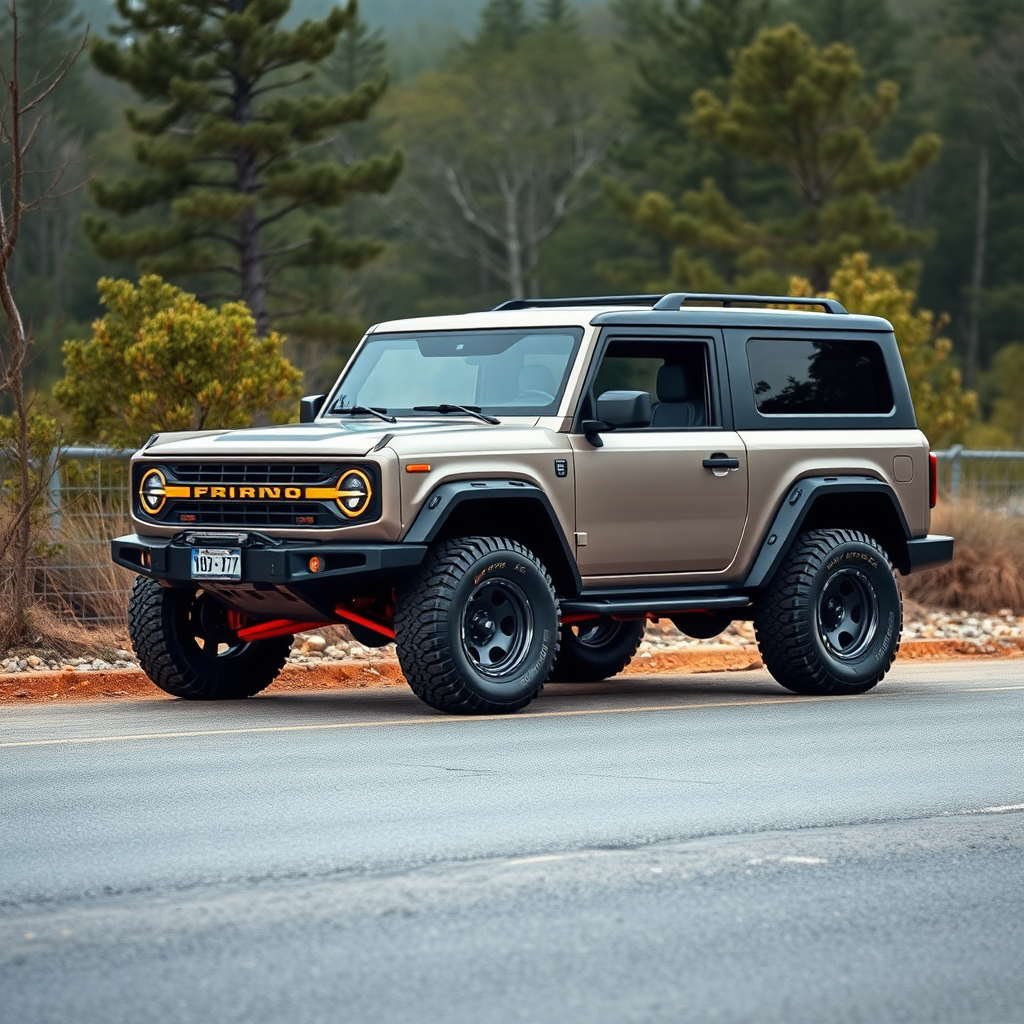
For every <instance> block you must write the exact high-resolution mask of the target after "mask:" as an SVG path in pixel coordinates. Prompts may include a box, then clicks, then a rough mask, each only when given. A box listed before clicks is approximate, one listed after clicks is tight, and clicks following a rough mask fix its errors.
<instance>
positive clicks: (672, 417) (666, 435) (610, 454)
mask: <svg viewBox="0 0 1024 1024" xmlns="http://www.w3.org/2000/svg"><path fill="white" fill-rule="evenodd" d="M713 355H714V347H713V339H711V338H695V337H694V338H689V337H687V338H684V337H681V336H679V335H674V336H672V337H660V338H654V339H652V338H622V339H613V340H611V341H610V342H609V343H608V345H607V348H606V350H605V352H604V355H603V356H602V360H601V363H600V365H599V367H598V369H597V372H596V374H592V375H591V379H590V384H589V388H588V392H587V395H586V396H585V397H584V399H583V404H584V408H583V409H582V410H581V411H582V412H584V413H586V414H587V415H589V416H592V415H593V411H592V410H594V409H595V408H596V405H595V403H596V399H597V398H598V397H599V396H600V395H601V394H603V393H604V391H607V390H615V389H627V390H636V391H647V392H648V393H649V394H650V396H651V405H652V413H651V421H650V424H649V425H648V426H646V427H638V428H631V429H628V430H614V431H608V432H604V433H602V434H601V440H602V441H603V446H602V447H594V446H592V445H591V444H590V443H589V442H588V441H587V440H586V438H584V437H583V436H582V435H581V434H575V435H573V437H572V444H573V448H574V449H575V455H574V460H575V475H576V523H577V526H576V529H577V548H576V554H577V558H578V561H579V567H580V573H581V574H582V575H583V576H636V575H645V576H647V575H659V574H668V573H687V572H692V573H703V572H720V571H721V570H723V569H726V568H727V567H728V566H729V565H730V563H731V562H732V560H733V558H734V557H735V554H736V550H737V548H738V547H739V543H740V538H741V536H742V533H743V527H744V524H745V522H746V516H747V460H746V449H745V448H744V445H743V442H742V440H741V439H740V436H739V434H737V433H735V432H734V431H732V430H726V429H724V428H723V427H722V426H721V422H722V417H721V404H720V401H719V400H718V397H717V387H716V385H715V379H716V375H715V374H714V372H713V369H714V359H713Z"/></svg>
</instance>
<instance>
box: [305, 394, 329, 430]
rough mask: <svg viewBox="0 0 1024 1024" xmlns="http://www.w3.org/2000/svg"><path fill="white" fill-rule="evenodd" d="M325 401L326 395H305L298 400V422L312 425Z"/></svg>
mask: <svg viewBox="0 0 1024 1024" xmlns="http://www.w3.org/2000/svg"><path fill="white" fill-rule="evenodd" d="M326 401H327V396H326V395H306V397H305V398H303V399H300V400H299V422H300V423H312V422H313V420H315V419H316V418H317V416H318V415H319V413H320V410H321V409H322V408H323V407H324V402H326Z"/></svg>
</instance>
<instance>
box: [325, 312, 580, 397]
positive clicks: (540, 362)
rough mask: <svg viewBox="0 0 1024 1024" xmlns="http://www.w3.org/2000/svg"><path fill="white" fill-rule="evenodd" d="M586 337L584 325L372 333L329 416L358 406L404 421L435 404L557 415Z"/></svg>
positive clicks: (342, 384) (340, 388)
mask: <svg viewBox="0 0 1024 1024" xmlns="http://www.w3.org/2000/svg"><path fill="white" fill-rule="evenodd" d="M582 338H583V331H582V329H580V328H578V327H561V328H552V329H549V330H532V331H530V332H529V333H524V332H523V331H522V330H521V329H520V330H511V331H508V330H506V331H444V332H441V331H436V332H429V333H424V334H415V335H414V334H378V335H371V336H370V337H369V338H367V340H366V344H365V345H364V346H363V348H362V349H361V350H360V352H359V355H358V356H357V357H356V359H355V361H354V362H353V363H352V365H351V366H350V367H349V368H348V372H347V373H346V374H345V376H344V377H343V378H342V379H341V381H340V382H339V385H338V387H337V389H336V390H335V392H334V394H333V395H332V396H331V400H330V402H329V404H328V405H327V410H328V415H329V414H330V413H332V412H338V413H340V412H341V411H343V410H345V409H351V408H353V407H354V406H362V407H364V408H367V407H368V408H374V409H386V410H387V411H388V412H389V413H393V414H397V415H402V414H403V413H406V414H412V413H414V412H415V410H416V407H417V406H431V405H432V406H438V405H464V406H472V407H475V408H477V409H481V410H483V411H484V412H486V413H491V414H500V413H505V414H506V415H510V416H543V415H551V414H553V413H555V412H556V411H557V408H558V400H559V398H560V397H561V394H562V388H563V387H564V386H565V381H566V378H567V377H568V375H569V369H570V367H571V366H572V360H573V357H574V356H575V354H576V349H577V347H578V346H579V343H580V341H581V340H582ZM421 414H422V413H416V415H421Z"/></svg>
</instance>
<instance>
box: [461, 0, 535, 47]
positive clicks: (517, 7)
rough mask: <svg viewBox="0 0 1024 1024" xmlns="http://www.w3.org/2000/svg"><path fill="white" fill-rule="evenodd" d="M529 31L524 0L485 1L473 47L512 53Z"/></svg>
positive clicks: (528, 20)
mask: <svg viewBox="0 0 1024 1024" xmlns="http://www.w3.org/2000/svg"><path fill="white" fill-rule="evenodd" d="M529 31H530V19H529V18H528V17H527V14H526V3H525V0H487V4H486V5H485V6H484V9H483V11H482V12H481V14H480V31H479V32H478V33H477V37H476V39H475V40H474V47H475V48H476V49H501V50H507V51H512V50H514V49H515V48H516V47H517V46H518V45H519V43H520V42H521V41H522V39H523V37H524V36H525V35H526V34H527V33H528V32H529Z"/></svg>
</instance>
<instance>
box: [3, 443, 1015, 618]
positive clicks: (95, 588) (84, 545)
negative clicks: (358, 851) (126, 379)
mask: <svg viewBox="0 0 1024 1024" xmlns="http://www.w3.org/2000/svg"><path fill="white" fill-rule="evenodd" d="M935 454H936V456H937V457H938V463H939V488H940V493H941V495H942V498H943V500H945V501H951V502H957V501H960V500H967V499H969V500H972V501H974V502H976V503H978V504H980V505H982V506H984V507H986V508H990V509H992V510H995V511H999V512H1003V513H1006V514H1009V515H1013V516H1020V515H1024V452H1001V451H968V450H965V449H964V448H961V447H959V446H954V447H953V448H950V449H949V450H947V451H940V452H936V453H935ZM131 455H132V449H125V450H120V449H111V448H87V447H72V448H64V449H62V450H61V451H60V452H56V451H55V452H54V453H53V454H52V455H51V457H50V458H51V467H53V468H54V472H53V475H52V477H51V479H50V485H49V490H48V492H47V498H46V522H47V524H48V530H46V531H45V533H46V536H45V538H44V544H43V550H44V556H43V557H42V559H41V561H40V567H39V571H38V572H37V575H36V594H37V597H38V599H39V600H40V601H42V602H44V603H45V604H46V605H48V606H49V607H52V608H53V609H54V610H56V611H60V612H64V613H68V612H70V613H72V614H74V616H75V617H76V618H77V619H78V620H79V621H81V622H94V623H104V624H120V623H123V621H124V616H125V608H126V605H127V596H128V589H129V587H130V586H131V581H132V574H131V573H130V572H128V571H127V570H126V569H122V568H120V567H118V566H115V565H113V564H112V562H111V561H110V543H109V542H110V540H111V538H112V537H117V536H119V535H120V534H124V533H130V532H131V524H130V520H129V509H130V505H131V497H130V493H129V477H128V461H129V458H130V456H131ZM0 459H2V456H0ZM10 468H11V467H10V463H9V462H3V461H0V470H2V472H3V477H2V479H3V484H4V486H5V487H9V486H10V476H11V473H10Z"/></svg>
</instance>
